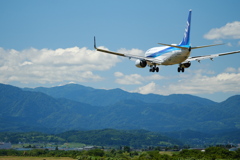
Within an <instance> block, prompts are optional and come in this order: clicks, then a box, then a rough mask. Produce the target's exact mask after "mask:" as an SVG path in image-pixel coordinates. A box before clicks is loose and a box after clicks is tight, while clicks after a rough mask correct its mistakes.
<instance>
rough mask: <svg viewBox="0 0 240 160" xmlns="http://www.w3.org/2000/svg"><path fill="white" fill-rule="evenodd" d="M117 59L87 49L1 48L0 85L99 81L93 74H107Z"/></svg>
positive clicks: (99, 78) (99, 77)
mask: <svg viewBox="0 0 240 160" xmlns="http://www.w3.org/2000/svg"><path fill="white" fill-rule="evenodd" d="M119 61H120V60H119V58H118V57H117V56H114V55H109V54H104V53H99V52H96V51H93V50H89V49H87V48H85V47H84V48H78V47H73V48H66V49H61V48H60V49H56V50H50V49H41V50H38V49H34V48H30V49H26V50H23V51H16V50H4V49H3V48H0V82H1V83H9V82H12V81H18V82H20V83H42V84H45V83H55V82H62V81H75V82H85V81H99V80H102V79H103V78H102V77H101V76H99V75H95V74H94V73H93V71H103V70H108V69H110V68H111V67H113V66H114V65H115V64H116V63H117V62H119Z"/></svg>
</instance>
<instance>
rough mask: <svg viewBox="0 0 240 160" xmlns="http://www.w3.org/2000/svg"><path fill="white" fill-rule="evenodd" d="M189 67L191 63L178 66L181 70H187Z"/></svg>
mask: <svg viewBox="0 0 240 160" xmlns="http://www.w3.org/2000/svg"><path fill="white" fill-rule="evenodd" d="M190 66H191V62H187V63H182V64H181V65H180V67H181V68H189V67H190Z"/></svg>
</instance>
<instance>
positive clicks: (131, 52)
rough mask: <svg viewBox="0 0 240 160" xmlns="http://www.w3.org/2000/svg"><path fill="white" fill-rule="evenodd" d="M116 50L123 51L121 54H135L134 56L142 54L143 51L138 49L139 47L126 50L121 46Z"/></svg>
mask: <svg viewBox="0 0 240 160" xmlns="http://www.w3.org/2000/svg"><path fill="white" fill-rule="evenodd" d="M117 52H119V53H123V54H131V55H136V56H144V51H143V50H140V49H136V48H133V49H130V50H127V49H125V48H121V49H119V50H118V51H117Z"/></svg>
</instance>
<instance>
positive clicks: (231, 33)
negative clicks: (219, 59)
mask: <svg viewBox="0 0 240 160" xmlns="http://www.w3.org/2000/svg"><path fill="white" fill-rule="evenodd" d="M204 38H206V39H211V40H212V39H240V22H239V21H235V22H232V23H227V24H226V25H225V26H223V27H220V28H213V29H211V30H210V31H209V32H208V33H207V34H205V35H204Z"/></svg>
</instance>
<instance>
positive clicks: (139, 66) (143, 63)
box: [135, 59, 147, 68]
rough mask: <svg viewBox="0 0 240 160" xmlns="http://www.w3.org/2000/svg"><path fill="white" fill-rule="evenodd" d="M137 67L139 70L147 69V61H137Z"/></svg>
mask: <svg viewBox="0 0 240 160" xmlns="http://www.w3.org/2000/svg"><path fill="white" fill-rule="evenodd" d="M135 65H136V67H138V68H145V67H146V66H147V61H145V60H141V59H137V60H136V62H135Z"/></svg>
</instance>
